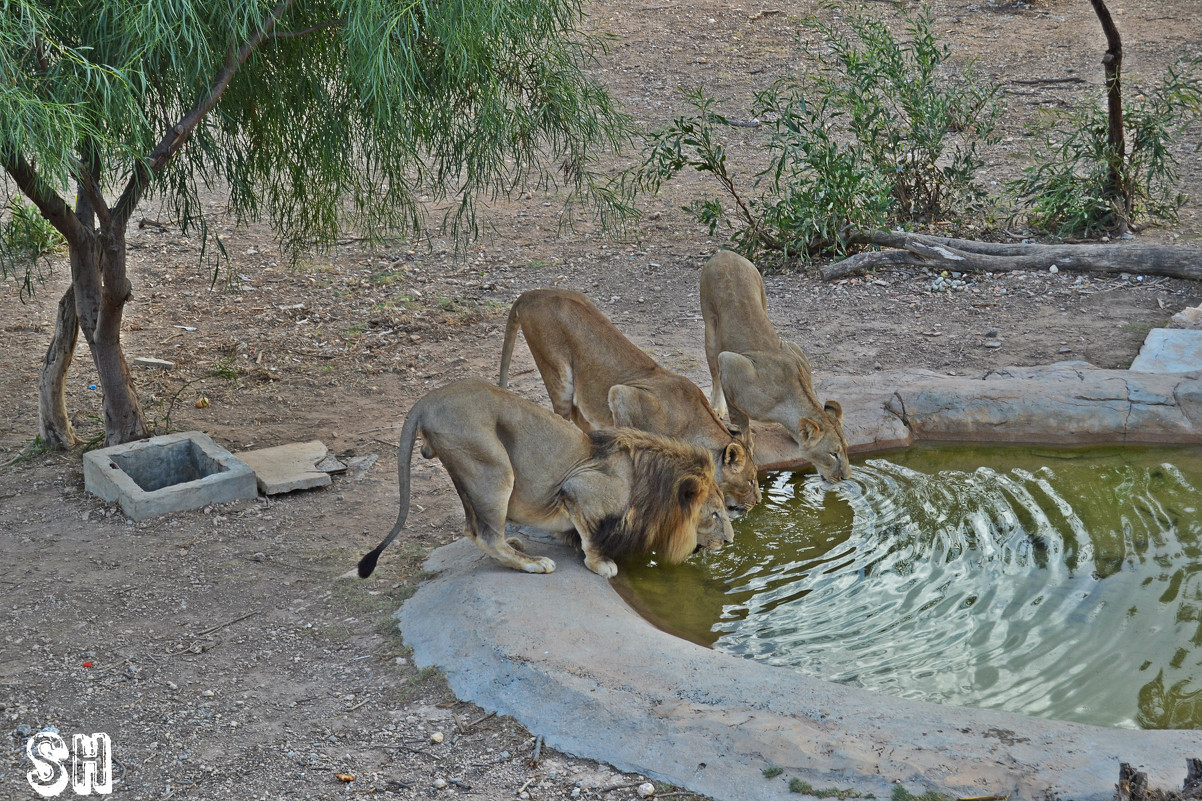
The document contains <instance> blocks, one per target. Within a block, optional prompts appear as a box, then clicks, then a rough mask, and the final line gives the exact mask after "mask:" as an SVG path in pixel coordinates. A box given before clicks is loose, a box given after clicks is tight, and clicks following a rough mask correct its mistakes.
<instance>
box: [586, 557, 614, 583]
mask: <svg viewBox="0 0 1202 801" xmlns="http://www.w3.org/2000/svg"><path fill="white" fill-rule="evenodd" d="M584 566H585V567H587V568H588V569H589V570H591V571H593V572H594V573H596V574H597V575H598V576H600V577H601V578H607V579H609V578H613V577H614V576H616V575H618V566H617V565H616V564H614V562H613V560H612V559H593V558H591V557H590V558H587V559H585V560H584Z"/></svg>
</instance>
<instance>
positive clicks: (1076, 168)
mask: <svg viewBox="0 0 1202 801" xmlns="http://www.w3.org/2000/svg"><path fill="white" fill-rule="evenodd" d="M1200 68H1202V59H1191V60H1182V61H1178V62H1177V63H1175V64H1174V65H1173V66H1171V67H1170V68H1169V69H1168V70H1167V71H1166V72H1165V75H1164V78H1163V79H1162V80H1161V82H1160V85H1159V86H1157V87H1156V88H1155V89H1154V90H1153V91H1151V92H1148V93H1147V94H1146V95H1142V96H1137V97H1136V98H1134V100H1133V101H1132V102H1128V103H1127V104H1126V105H1125V106H1124V109H1123V127H1124V129H1125V132H1126V144H1127V153H1126V154H1125V158H1113V156H1114V154H1113V153H1112V152H1111V147H1110V145H1109V143H1108V140H1107V129H1108V119H1107V112H1106V108H1105V105H1104V103H1101V102H1090V103H1087V104H1085V105H1083V106H1080V107H1078V108H1076V109H1073V110H1071V111H1063V110H1050V111H1045V112H1044V113H1043V114H1042V116H1041V118H1040V119H1039V120H1038V121H1037V122H1036V123H1035V124H1034V125H1033V126H1032V131H1031V133H1032V135H1033V136H1034V137H1035V139H1036V142H1037V144H1036V145H1035V146H1034V147H1033V148H1032V151H1031V160H1032V164H1031V166H1030V167H1027V168H1026V169H1025V170H1023V177H1022V178H1020V179H1018V180H1016V181H1012V182H1010V183H1009V184H1008V185H1007V186H1008V188H1009V189H1010V191H1011V192H1012V193H1013V194H1014V195H1015V197H1016V198H1017V202H1018V206H1019V213H1022V214H1025V216H1026V219H1027V222H1028V224H1029V225H1030V226H1031V227H1032V228H1034V229H1035V230H1037V231H1040V232H1042V233H1048V234H1052V235H1054V236H1059V237H1090V236H1096V235H1098V234H1101V233H1105V232H1114V231H1122V230H1125V229H1126V228H1128V227H1131V226H1135V225H1139V224H1140V223H1145V222H1156V221H1159V222H1175V221H1176V220H1177V212H1178V211H1179V210H1180V208H1181V206H1182V205H1183V204H1184V203H1185V200H1186V197H1185V195H1184V194H1182V193H1181V192H1179V191H1178V189H1177V169H1176V167H1177V161H1176V159H1175V158H1174V156H1173V153H1172V151H1171V150H1170V145H1171V144H1172V143H1173V142H1176V141H1180V140H1181V139H1183V138H1184V137H1186V135H1187V134H1188V132H1189V131H1190V129H1191V128H1192V127H1193V126H1195V125H1196V124H1197V123H1198V122H1199V121H1200V120H1202V75H1200V74H1199V73H1200V72H1202V69H1200ZM1196 149H1202V143H1199V145H1198V146H1197V148H1196ZM1112 163H1113V164H1114V165H1115V166H1116V168H1117V177H1118V181H1117V184H1118V186H1117V191H1114V190H1113V189H1112V179H1111V164H1112Z"/></svg>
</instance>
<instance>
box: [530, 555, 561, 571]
mask: <svg viewBox="0 0 1202 801" xmlns="http://www.w3.org/2000/svg"><path fill="white" fill-rule="evenodd" d="M526 572H527V573H554V572H555V560H554V559H551V558H549V557H546V556H536V557H534V558H533V559H531V560H530V561H529V562H528V563H527V564H526Z"/></svg>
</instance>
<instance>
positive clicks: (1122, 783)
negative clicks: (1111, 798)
mask: <svg viewBox="0 0 1202 801" xmlns="http://www.w3.org/2000/svg"><path fill="white" fill-rule="evenodd" d="M1116 789H1117V792H1116V793H1115V799H1116V801H1148V774H1146V773H1140V772H1139V771H1138V770H1136V769H1135V768H1133V767H1131V766H1130V765H1129V764H1127V763H1126V762H1123V763H1121V764H1120V765H1119V783H1118V787H1117V788H1116Z"/></svg>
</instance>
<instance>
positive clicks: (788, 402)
mask: <svg viewBox="0 0 1202 801" xmlns="http://www.w3.org/2000/svg"><path fill="white" fill-rule="evenodd" d="M701 316H702V318H703V319H704V320H705V360H706V361H707V362H708V363H709V368H710V376H711V378H712V380H713V390H712V391H711V394H710V403H711V405H712V406H713V407H714V409H715V410H716V411H717V412H718V413H719V414H721V415H726V414H728V407H729V417H730V421H731V424H732V425H735V426H739V427H740V428H742V429H743V430H745V431H747V433H748V442H749V443H750V442H751V439H750V437H751V421H752V420H763V421H769V422H776V423H780V424H781V425H782V426H784V427H785V430H786V431H788V432H789V436H790V437H792V438H793V441H794V442H796V443H797V446H798V447H799V448H800V449H801V453H802V456H804V457H805V458H806V460H807V461H809V462H810V463H811V464H813V465H814V467H815V468H817V470H818V472H819V474H820V475H821V476H822V477H823V478H825V479H826V480H827V481H842V480H843V479H845V478H848V477H849V476H850V475H851V464H850V463H849V462H848V460H847V439H846V438H845V437H844V436H843V407H842V406H840V405H839V404H838V403H837V402H835V401H833V400H828V401H826V402H825V403H819V402H818V398H817V396H816V395H815V394H814V382H813V377H812V374H811V372H810V361H809V359H807V358H806V355H805V353H804V352H803V351H802V350H801V348H800V347H798V346H797V345H796V344H794V343H792V342H787V341H786V340H784V339H782V338H781V337H780V335H779V334H777V333H776V329H775V328H773V326H772V321H771V320H769V319H768V296H767V294H766V293H765V292H764V281H763V279H762V278H761V277H760V271H759V270H757V269H756V268H755V265H754V264H752V263H751V262H749V261H748V260H747V259H745V258H743V257H742V256H740V255H738V254H737V253H731V252H730V251H728V250H720V251H718V252H717V253H715V254H714V255H713V257H712V258H710V260H709V261H708V262H706V265H705V268H704V269H702V271H701Z"/></svg>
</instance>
